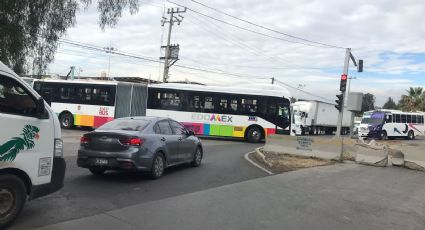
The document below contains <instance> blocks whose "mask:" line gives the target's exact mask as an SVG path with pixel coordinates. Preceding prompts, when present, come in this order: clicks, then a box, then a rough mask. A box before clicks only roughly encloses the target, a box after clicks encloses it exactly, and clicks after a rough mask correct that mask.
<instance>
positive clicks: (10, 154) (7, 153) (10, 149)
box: [0, 125, 40, 162]
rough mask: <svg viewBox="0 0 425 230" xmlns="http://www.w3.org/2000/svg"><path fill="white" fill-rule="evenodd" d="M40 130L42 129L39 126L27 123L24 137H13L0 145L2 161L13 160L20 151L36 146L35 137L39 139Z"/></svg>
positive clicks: (0, 158)
mask: <svg viewBox="0 0 425 230" xmlns="http://www.w3.org/2000/svg"><path fill="white" fill-rule="evenodd" d="M38 132H40V130H39V129H38V128H37V127H35V126H32V125H25V127H24V128H23V129H22V133H21V136H22V137H13V138H12V140H10V141H8V142H6V143H4V144H3V145H0V162H7V161H13V160H15V158H16V155H18V153H19V152H20V151H22V150H24V149H25V148H26V149H32V148H34V146H35V143H34V138H35V139H37V140H38V138H39V135H38Z"/></svg>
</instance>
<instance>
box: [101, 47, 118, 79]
mask: <svg viewBox="0 0 425 230" xmlns="http://www.w3.org/2000/svg"><path fill="white" fill-rule="evenodd" d="M103 49H104V50H105V51H106V53H109V57H108V79H111V76H110V75H109V74H110V71H111V53H112V52H113V51H114V50H116V49H115V48H114V47H112V43H110V44H109V46H107V47H104V48H103Z"/></svg>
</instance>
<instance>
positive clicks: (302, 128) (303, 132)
mask: <svg viewBox="0 0 425 230" xmlns="http://www.w3.org/2000/svg"><path fill="white" fill-rule="evenodd" d="M300 128H301V135H302V136H304V135H305V130H304V126H301V127H300Z"/></svg>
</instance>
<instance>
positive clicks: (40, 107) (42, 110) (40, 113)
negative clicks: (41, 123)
mask: <svg viewBox="0 0 425 230" xmlns="http://www.w3.org/2000/svg"><path fill="white" fill-rule="evenodd" d="M36 106H37V108H36V110H37V117H38V118H40V119H43V118H45V114H46V107H44V100H43V98H42V97H39V98H38V99H37V105H36Z"/></svg>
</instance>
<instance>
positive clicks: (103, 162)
mask: <svg viewBox="0 0 425 230" xmlns="http://www.w3.org/2000/svg"><path fill="white" fill-rule="evenodd" d="M94 164H95V165H107V164H108V159H104V158H96V159H95V160H94Z"/></svg>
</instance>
